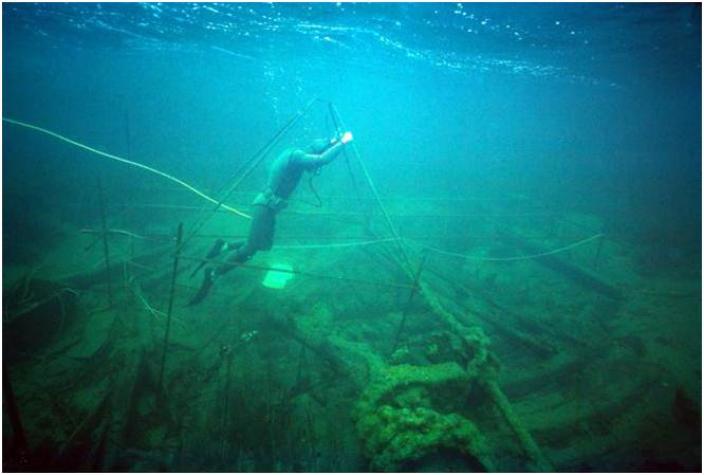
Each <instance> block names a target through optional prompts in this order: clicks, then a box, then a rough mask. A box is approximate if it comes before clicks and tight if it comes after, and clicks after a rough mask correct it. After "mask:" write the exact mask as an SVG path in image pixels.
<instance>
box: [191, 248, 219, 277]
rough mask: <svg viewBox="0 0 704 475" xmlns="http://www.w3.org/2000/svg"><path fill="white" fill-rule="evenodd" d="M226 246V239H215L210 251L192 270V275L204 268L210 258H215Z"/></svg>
mask: <svg viewBox="0 0 704 475" xmlns="http://www.w3.org/2000/svg"><path fill="white" fill-rule="evenodd" d="M224 247H225V241H224V240H222V239H218V240H217V241H215V244H213V247H211V248H210V250H209V251H208V254H207V255H206V256H205V259H204V260H202V261H201V262H200V264H198V266H197V267H196V268H195V269H194V270H193V272H191V277H193V276H194V275H196V274H197V273H198V271H199V270H201V269H202V268H203V266H204V265H206V264H207V263H208V259H214V258H216V257H217V256H218V255H219V254H220V253H221V252H222V250H223V248H224Z"/></svg>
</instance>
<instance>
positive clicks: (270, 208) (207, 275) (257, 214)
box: [188, 132, 352, 305]
mask: <svg viewBox="0 0 704 475" xmlns="http://www.w3.org/2000/svg"><path fill="white" fill-rule="evenodd" d="M351 141H352V134H351V133H350V132H345V133H344V134H342V135H341V136H340V138H335V139H332V140H324V139H318V140H315V141H313V143H311V144H310V145H309V146H308V147H307V148H306V149H305V150H302V149H296V148H289V149H286V150H284V151H283V152H282V153H281V154H280V155H279V156H278V157H277V158H276V160H274V162H273V163H272V166H271V170H270V171H269V180H268V183H267V186H266V188H265V189H264V191H262V192H261V193H259V194H258V195H257V197H256V198H255V199H254V203H253V205H254V211H253V213H252V224H251V226H250V228H249V236H248V237H247V240H246V241H241V242H237V243H232V244H228V243H226V242H225V241H223V240H222V239H218V240H217V241H215V244H214V245H213V247H212V248H211V249H210V252H208V255H207V256H206V259H213V258H214V257H217V256H218V255H219V254H220V253H222V252H224V251H230V250H232V251H234V254H233V255H232V256H230V257H229V258H228V259H227V261H226V262H225V263H224V264H221V265H219V266H217V267H206V268H205V270H204V275H203V282H202V284H201V286H200V289H199V290H198V293H197V294H196V295H195V296H194V297H193V299H191V301H190V302H189V303H188V305H195V304H197V303H199V302H200V301H202V300H203V299H204V298H205V297H206V296H207V295H208V292H209V291H210V288H211V287H212V286H213V283H214V282H215V280H216V279H217V278H218V277H219V276H221V275H223V274H224V273H226V272H228V271H230V270H232V269H234V268H235V267H237V266H238V265H240V264H243V263H244V262H247V261H248V260H249V259H250V258H251V257H252V256H253V255H254V254H255V253H256V252H257V251H268V250H269V249H271V246H272V245H273V241H274V225H275V223H276V214H277V213H278V212H279V211H281V210H282V209H283V208H285V207H286V205H287V204H288V203H287V201H286V200H287V199H288V197H289V196H291V193H293V191H294V190H295V189H296V186H298V183H299V182H300V181H301V177H302V176H303V172H305V171H310V172H315V171H316V170H318V169H319V168H320V167H322V166H323V165H327V164H328V163H330V162H331V161H332V160H333V159H334V158H335V157H336V156H337V155H338V154H339V153H340V152H341V151H342V147H344V146H345V145H347V144H348V143H350V142H351ZM202 265H204V263H202V264H201V266H199V267H198V268H196V270H195V271H194V272H193V274H191V275H192V276H193V275H194V274H195V273H196V272H197V271H198V270H199V269H200V267H202Z"/></svg>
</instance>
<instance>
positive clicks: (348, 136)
mask: <svg viewBox="0 0 704 475" xmlns="http://www.w3.org/2000/svg"><path fill="white" fill-rule="evenodd" d="M351 141H352V132H345V133H344V134H342V138H341V139H340V142H342V143H343V144H347V143H349V142H351Z"/></svg>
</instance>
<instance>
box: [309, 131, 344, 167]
mask: <svg viewBox="0 0 704 475" xmlns="http://www.w3.org/2000/svg"><path fill="white" fill-rule="evenodd" d="M351 141H352V134H351V133H349V132H346V133H345V134H344V135H343V136H342V137H341V138H340V139H333V140H332V141H331V142H330V146H329V147H328V148H327V149H326V150H325V151H324V152H323V153H321V154H315V153H300V154H298V156H297V157H296V158H297V160H298V163H300V164H301V165H302V166H303V167H305V168H316V167H319V166H322V165H327V164H328V163H330V162H332V161H333V160H334V159H335V157H337V155H339V153H340V152H341V151H342V148H343V147H344V146H345V145H347V144H348V143H350V142H351Z"/></svg>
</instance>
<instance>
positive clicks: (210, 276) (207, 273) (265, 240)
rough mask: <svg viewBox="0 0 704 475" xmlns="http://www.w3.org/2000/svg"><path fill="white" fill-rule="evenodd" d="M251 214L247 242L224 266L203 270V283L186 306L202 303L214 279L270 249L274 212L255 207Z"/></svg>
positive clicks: (264, 207) (265, 207)
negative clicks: (258, 253) (261, 251)
mask: <svg viewBox="0 0 704 475" xmlns="http://www.w3.org/2000/svg"><path fill="white" fill-rule="evenodd" d="M252 214H253V216H252V224H251V226H250V228H249V238H248V239H247V241H246V242H245V243H244V244H241V245H240V246H239V247H238V249H237V251H235V253H234V254H233V255H231V256H230V257H229V258H228V259H227V261H226V262H225V263H224V264H222V265H220V266H218V267H206V268H205V269H204V271H203V283H202V284H201V286H200V289H199V290H198V293H197V294H196V295H195V296H194V297H193V299H191V301H190V302H189V303H188V305H195V304H197V303H198V302H200V301H202V300H203V299H204V298H205V297H206V296H207V295H208V292H210V289H211V287H212V286H213V283H214V282H215V279H217V278H218V277H219V276H221V275H223V274H225V273H227V272H229V271H231V270H232V269H234V268H235V267H237V266H239V265H241V264H243V263H245V262H247V261H248V260H249V259H251V258H252V256H253V255H254V254H255V253H256V252H257V251H258V250H260V249H269V248H271V236H272V234H273V216H274V214H275V212H274V211H273V210H271V209H270V208H269V207H268V206H260V205H257V206H255V209H254V213H252Z"/></svg>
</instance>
